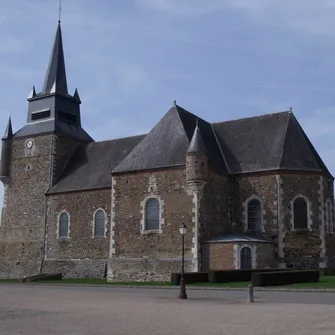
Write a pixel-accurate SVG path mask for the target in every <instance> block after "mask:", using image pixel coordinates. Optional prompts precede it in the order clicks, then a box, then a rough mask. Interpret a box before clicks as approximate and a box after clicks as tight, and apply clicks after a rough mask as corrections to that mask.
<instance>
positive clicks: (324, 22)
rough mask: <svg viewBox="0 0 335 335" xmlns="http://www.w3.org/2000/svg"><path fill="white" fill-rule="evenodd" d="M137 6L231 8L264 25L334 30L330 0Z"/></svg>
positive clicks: (158, 1) (183, 10)
mask: <svg viewBox="0 0 335 335" xmlns="http://www.w3.org/2000/svg"><path fill="white" fill-rule="evenodd" d="M136 3H137V5H138V6H141V7H145V8H148V9H151V10H154V11H156V12H161V13H165V14H168V15H174V16H187V17H190V16H200V15H208V14H212V13H216V14H217V13H220V12H222V13H223V12H224V11H228V10H234V11H237V12H241V13H244V14H246V15H248V16H249V17H251V18H252V19H253V20H257V21H260V22H263V23H264V24H266V25H271V26H280V27H283V28H286V29H289V28H291V29H296V30H300V31H303V32H305V33H306V32H307V33H310V34H317V35H334V34H335V20H334V16H335V1H333V0H323V1H316V0H295V1H291V0H271V1H269V0H206V1H204V0H136Z"/></svg>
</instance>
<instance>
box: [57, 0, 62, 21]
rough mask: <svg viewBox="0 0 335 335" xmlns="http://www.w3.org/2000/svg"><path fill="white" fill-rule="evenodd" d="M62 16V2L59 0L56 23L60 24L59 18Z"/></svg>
mask: <svg viewBox="0 0 335 335" xmlns="http://www.w3.org/2000/svg"><path fill="white" fill-rule="evenodd" d="M61 14H62V0H59V7H58V23H60V17H61Z"/></svg>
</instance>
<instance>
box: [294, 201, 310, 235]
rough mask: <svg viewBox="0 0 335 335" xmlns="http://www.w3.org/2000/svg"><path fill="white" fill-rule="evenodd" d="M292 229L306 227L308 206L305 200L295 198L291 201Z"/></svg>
mask: <svg viewBox="0 0 335 335" xmlns="http://www.w3.org/2000/svg"><path fill="white" fill-rule="evenodd" d="M293 213H294V229H308V206H307V201H306V200H305V199H304V198H302V197H299V198H296V199H295V200H294V203H293Z"/></svg>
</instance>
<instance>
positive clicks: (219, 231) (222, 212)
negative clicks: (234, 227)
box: [193, 172, 230, 270]
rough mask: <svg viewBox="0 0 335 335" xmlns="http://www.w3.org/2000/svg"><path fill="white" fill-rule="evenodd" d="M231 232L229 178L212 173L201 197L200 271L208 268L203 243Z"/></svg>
mask: <svg viewBox="0 0 335 335" xmlns="http://www.w3.org/2000/svg"><path fill="white" fill-rule="evenodd" d="M193 207H194V205H193ZM193 210H194V209H193ZM229 232H230V225H229V177H227V176H224V175H218V174H215V173H213V172H211V173H209V175H208V179H207V183H206V185H205V187H204V189H203V192H202V195H201V197H200V215H199V247H200V248H199V264H200V267H199V270H204V269H205V268H206V264H205V262H206V261H205V260H203V259H202V256H203V254H204V251H203V250H202V247H203V246H204V244H203V243H204V242H206V241H208V240H210V239H211V238H213V237H217V236H221V235H224V234H227V233H229Z"/></svg>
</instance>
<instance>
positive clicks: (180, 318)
mask: <svg viewBox="0 0 335 335" xmlns="http://www.w3.org/2000/svg"><path fill="white" fill-rule="evenodd" d="M188 295H189V299H187V300H178V299H177V298H176V297H177V296H178V290H177V289H176V290H171V289H170V290H164V289H143V288H142V289H140V288H137V289H136V288H108V287H107V288H106V287H83V286H78V287H75V286H71V287H69V286H68V287H67V286H52V285H29V284H28V285H27V284H26V285H24V284H23V285H6V284H1V285H0V334H1V335H14V334H15V335H19V334H22V335H23V334H24V335H40V334H41V335H44V334H45V335H60V334H62V335H75V334H76V335H77V334H78V335H79V334H83V335H91V334H92V335H104V334H108V335H119V334H127V335H133V334H143V335H144V334H145V335H150V334H153V335H170V334H173V335H175V334H176V335H177V334H181V335H188V334H192V335H197V334H201V335H204V334H206V335H207V334H208V335H211V334H217V335H219V334H220V335H223V334H224V335H235V334H236V335H237V334H238V335H244V334H245V335H247V334H248V335H253V334H255V335H256V334H257V335H265V334H271V335H276V334H280V335H285V334H303V335H309V334H310V335H318V334H334V333H335V318H334V315H335V294H334V293H292V292H255V301H256V302H255V303H252V304H248V303H246V292H239V291H236V292H234V291H214V290H213V291H210V290H207V291H201V290H192V291H191V290H190V291H188Z"/></svg>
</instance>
